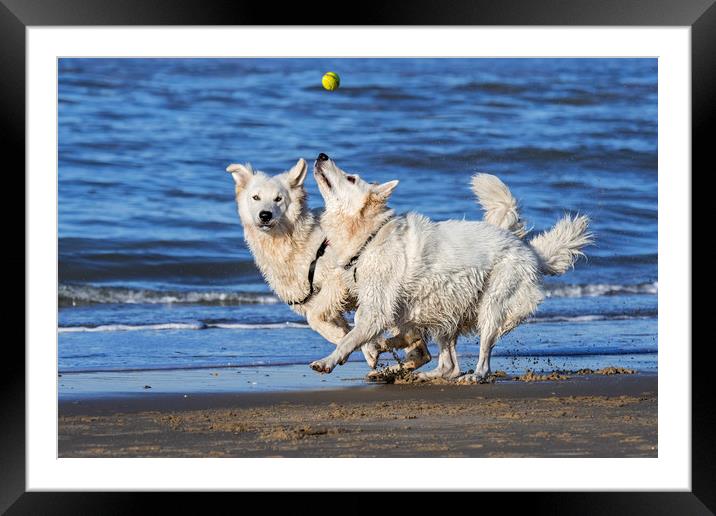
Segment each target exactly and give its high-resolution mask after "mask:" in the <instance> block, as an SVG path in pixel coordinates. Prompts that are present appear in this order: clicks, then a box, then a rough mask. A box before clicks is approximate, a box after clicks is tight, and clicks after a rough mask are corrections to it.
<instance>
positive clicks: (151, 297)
mask: <svg viewBox="0 0 716 516" xmlns="http://www.w3.org/2000/svg"><path fill="white" fill-rule="evenodd" d="M545 291H546V294H547V297H597V296H618V295H625V294H626V295H632V294H653V295H655V294H657V293H658V284H657V282H656V281H654V282H651V283H638V284H634V285H619V284H608V283H596V284H586V285H571V284H556V283H555V284H549V285H545ZM280 302H281V301H280V300H279V299H278V297H276V296H275V295H273V294H265V293H257V292H226V291H168V290H150V289H133V288H128V287H95V286H90V285H67V284H60V286H59V288H58V304H59V306H60V307H61V308H67V307H73V306H81V305H91V304H195V305H213V306H234V305H245V304H276V303H280Z"/></svg>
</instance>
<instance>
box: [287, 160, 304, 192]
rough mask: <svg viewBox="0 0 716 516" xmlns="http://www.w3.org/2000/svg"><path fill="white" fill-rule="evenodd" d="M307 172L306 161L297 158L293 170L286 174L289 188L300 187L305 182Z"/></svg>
mask: <svg viewBox="0 0 716 516" xmlns="http://www.w3.org/2000/svg"><path fill="white" fill-rule="evenodd" d="M307 171H308V165H306V160H305V159H303V158H299V160H298V161H297V162H296V164H295V165H294V166H293V168H292V169H291V170H289V171H288V172H286V177H287V179H288V186H290V187H291V188H298V187H299V186H301V185H302V184H303V182H304V181H305V180H306V172H307Z"/></svg>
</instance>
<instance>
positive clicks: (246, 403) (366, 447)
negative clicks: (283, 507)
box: [58, 374, 658, 457]
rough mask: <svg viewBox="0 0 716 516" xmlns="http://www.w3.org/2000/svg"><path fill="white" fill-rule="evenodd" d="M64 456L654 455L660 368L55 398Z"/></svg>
mask: <svg viewBox="0 0 716 516" xmlns="http://www.w3.org/2000/svg"><path fill="white" fill-rule="evenodd" d="M58 454H59V456H60V457H656V456H657V454H658V448H657V376H656V375H644V374H636V375H614V376H601V375H586V376H578V377H572V378H570V379H568V380H560V381H544V382H529V383H525V382H517V381H499V382H497V383H495V384H488V385H421V384H418V385H412V384H410V385H370V386H364V387H354V388H346V389H340V390H321V391H310V392H296V391H293V392H274V393H266V392H263V393H239V394H229V393H221V394H195V395H187V396H184V395H182V394H150V395H144V396H112V397H103V398H94V399H80V400H77V399H75V400H61V401H60V402H59V436H58Z"/></svg>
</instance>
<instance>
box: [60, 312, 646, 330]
mask: <svg viewBox="0 0 716 516" xmlns="http://www.w3.org/2000/svg"><path fill="white" fill-rule="evenodd" d="M656 316H657V312H656V311H648V312H638V313H634V314H584V315H545V316H540V315H536V316H534V317H530V318H529V319H527V321H525V322H526V323H527V324H539V323H552V322H572V323H585V322H599V321H627V320H634V319H649V318H652V317H656ZM210 329H222V330H286V329H310V327H309V326H308V324H307V323H301V322H291V321H282V322H268V323H235V322H205V321H197V322H181V323H179V322H164V323H151V324H100V325H96V326H94V325H79V326H60V327H59V328H58V329H57V331H58V333H84V332H115V331H161V330H210Z"/></svg>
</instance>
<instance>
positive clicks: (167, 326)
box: [57, 322, 308, 333]
mask: <svg viewBox="0 0 716 516" xmlns="http://www.w3.org/2000/svg"><path fill="white" fill-rule="evenodd" d="M212 328H217V329H224V330H239V329H241V330H283V329H288V328H301V329H303V328H308V324H305V323H295V322H280V323H259V324H249V323H216V324H207V323H203V322H195V323H172V322H167V323H158V324H100V325H98V326H60V327H59V328H58V329H57V332H58V333H85V332H90V333H92V332H113V331H160V330H209V329H212Z"/></svg>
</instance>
